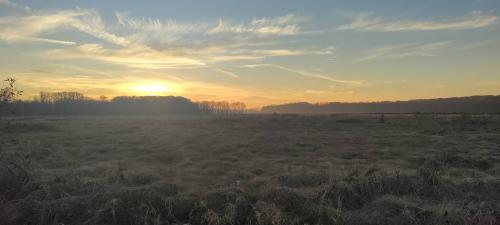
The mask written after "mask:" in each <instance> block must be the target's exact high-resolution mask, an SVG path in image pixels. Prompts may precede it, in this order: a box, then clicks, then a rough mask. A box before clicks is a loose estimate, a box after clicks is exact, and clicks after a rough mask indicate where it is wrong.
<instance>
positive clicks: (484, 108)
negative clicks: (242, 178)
mask: <svg viewBox="0 0 500 225" xmlns="http://www.w3.org/2000/svg"><path fill="white" fill-rule="evenodd" d="M415 111H418V112H429V113H460V112H465V113H499V112H500V96H498V95H497V96H494V95H486V96H470V97H452V98H436V99H416V100H408V101H383V102H353V103H344V102H328V103H308V102H297V103H288V104H281V105H269V106H264V107H262V110H261V112H262V113H299V114H318V113H382V112H383V113H412V112H415Z"/></svg>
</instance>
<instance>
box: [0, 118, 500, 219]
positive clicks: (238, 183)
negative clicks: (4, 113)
mask: <svg viewBox="0 0 500 225" xmlns="http://www.w3.org/2000/svg"><path fill="white" fill-rule="evenodd" d="M0 124H1V131H0V143H1V145H0V148H1V149H0V156H1V159H0V160H1V161H0V162H1V164H0V224H89V225H90V224H154V225H156V224H192V225H195V224H210V225H212V224H262V225H264V224H273V225H278V224H311V225H313V224H325V225H326V224H398V225H404V224H484V225H487V224H488V225H489V224H500V115H467V114H462V115H426V114H394V115H389V114H387V115H385V118H384V123H381V121H380V115H378V114H342V115H340V114H339V115H309V116H306V115H233V116H217V117H216V116H210V117H209V116H207V117H125V116H124V117H112V116H109V117H106V116H96V117H4V118H2V121H1V123H0Z"/></svg>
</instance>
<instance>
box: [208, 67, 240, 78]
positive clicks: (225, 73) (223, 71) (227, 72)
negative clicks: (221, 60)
mask: <svg viewBox="0 0 500 225" xmlns="http://www.w3.org/2000/svg"><path fill="white" fill-rule="evenodd" d="M214 71H215V72H217V73H221V74H224V75H227V76H230V77H232V78H239V76H238V75H237V74H235V73H233V72H231V71H227V70H223V69H221V68H218V67H216V68H215V69H214Z"/></svg>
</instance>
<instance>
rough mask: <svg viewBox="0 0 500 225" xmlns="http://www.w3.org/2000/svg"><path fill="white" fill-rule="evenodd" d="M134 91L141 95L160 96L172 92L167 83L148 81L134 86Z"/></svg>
mask: <svg viewBox="0 0 500 225" xmlns="http://www.w3.org/2000/svg"><path fill="white" fill-rule="evenodd" d="M133 91H134V92H135V93H137V94H140V95H148V96H158V95H166V94H168V93H169V92H171V90H170V88H169V87H168V86H167V85H166V84H162V83H147V84H140V85H136V86H134V87H133Z"/></svg>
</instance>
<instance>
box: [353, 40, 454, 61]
mask: <svg viewBox="0 0 500 225" xmlns="http://www.w3.org/2000/svg"><path fill="white" fill-rule="evenodd" d="M451 43H452V42H451V41H444V42H436V43H431V44H401V45H388V46H383V47H379V48H373V49H369V50H367V51H365V52H364V53H363V56H361V57H360V58H358V59H356V60H354V61H355V62H363V61H369V60H375V59H400V58H407V57H412V56H425V57H429V56H437V55H438V53H439V51H441V50H443V49H445V48H446V47H448V46H449V45H450V44H451Z"/></svg>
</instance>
